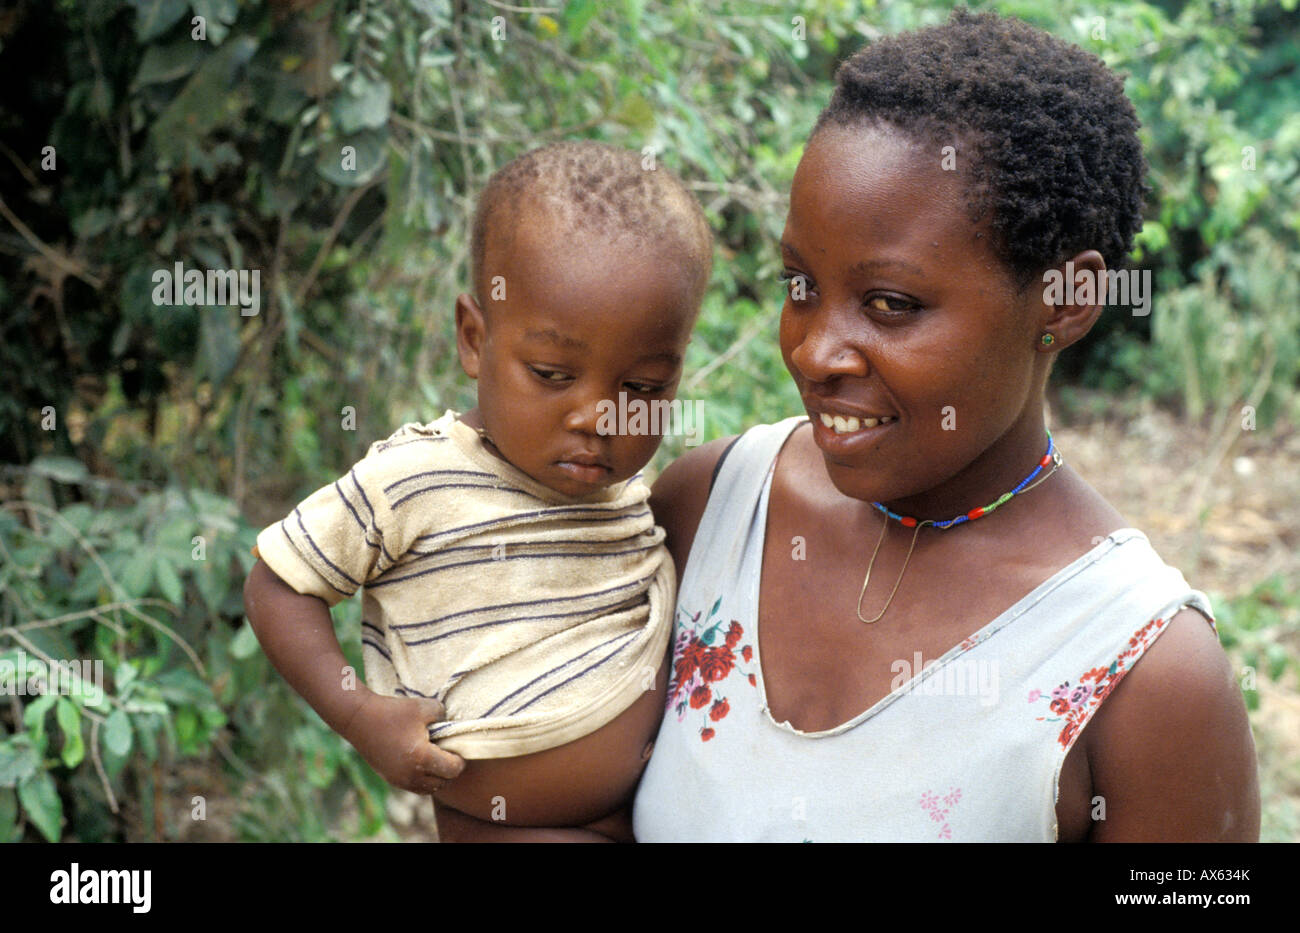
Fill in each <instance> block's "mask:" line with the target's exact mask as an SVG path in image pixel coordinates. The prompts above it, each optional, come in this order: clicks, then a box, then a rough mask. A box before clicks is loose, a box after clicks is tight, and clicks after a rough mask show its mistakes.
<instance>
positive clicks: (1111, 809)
mask: <svg viewBox="0 0 1300 933" xmlns="http://www.w3.org/2000/svg"><path fill="white" fill-rule="evenodd" d="M1085 737H1086V739H1087V753H1088V766H1089V770H1090V771H1091V773H1092V788H1093V794H1094V798H1095V797H1096V796H1100V797H1101V798H1103V799H1104V800H1105V801H1106V809H1105V813H1106V820H1105V821H1104V822H1102V823H1099V824H1098V825H1097V826H1096V828H1095V829H1094V830H1093V832H1092V835H1091V838H1092V839H1093V841H1129V842H1134V841H1145V840H1163V841H1173V840H1178V841H1204V842H1255V841H1258V839H1259V812H1260V802H1259V782H1258V776H1257V771H1256V761H1255V744H1254V739H1253V737H1252V735H1251V731H1250V723H1249V720H1248V718H1247V714H1246V707H1245V703H1244V701H1243V699H1242V694H1241V689H1240V687H1239V685H1238V683H1237V679H1236V675H1235V672H1234V671H1233V669H1232V665H1231V663H1230V662H1229V660H1228V658H1227V656H1226V655H1225V654H1224V652H1223V649H1222V648H1221V647H1220V645H1219V642H1218V638H1217V637H1216V635H1215V633H1214V630H1213V628H1211V626H1210V624H1209V623H1208V620H1207V618H1206V616H1204V615H1202V614H1201V613H1200V612H1198V611H1197V610H1195V609H1191V608H1185V609H1183V610H1182V611H1180V612H1178V613H1177V614H1176V615H1174V616H1173V618H1172V619H1171V620H1170V621H1169V624H1168V626H1167V627H1166V628H1165V630H1164V632H1163V634H1162V635H1161V637H1160V638H1158V639H1156V641H1155V642H1154V643H1152V644H1151V646H1150V647H1149V648H1148V649H1147V650H1146V652H1145V653H1144V654H1143V656H1142V658H1141V662H1140V663H1138V664H1136V665H1134V667H1133V668H1132V670H1131V671H1130V672H1129V673H1128V675H1127V676H1126V677H1125V678H1124V679H1123V680H1122V681H1121V682H1120V683H1119V684H1118V685H1117V686H1116V687H1115V689H1114V692H1113V693H1112V695H1111V696H1110V697H1109V698H1108V699H1107V701H1106V703H1104V704H1103V705H1102V707H1101V709H1100V710H1099V711H1098V713H1097V716H1096V718H1095V721H1094V722H1093V723H1092V725H1091V727H1090V729H1089V730H1088V731H1087V732H1085Z"/></svg>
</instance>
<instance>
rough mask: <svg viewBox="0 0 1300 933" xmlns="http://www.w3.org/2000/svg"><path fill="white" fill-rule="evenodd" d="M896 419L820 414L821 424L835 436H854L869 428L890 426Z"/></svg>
mask: <svg viewBox="0 0 1300 933" xmlns="http://www.w3.org/2000/svg"><path fill="white" fill-rule="evenodd" d="M897 420H898V418H897V417H896V416H894V415H881V416H880V417H878V418H856V417H854V416H852V415H847V416H846V415H831V414H828V413H826V412H822V413H821V423H822V425H823V426H824V427H826V428H828V429H830V430H831V431H834V432H835V433H836V434H856V433H857V432H859V431H863V430H867V429H869V428H875V427H880V426H881V425H886V424H892V423H894V422H895V421H897Z"/></svg>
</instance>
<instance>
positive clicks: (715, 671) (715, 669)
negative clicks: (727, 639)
mask: <svg viewBox="0 0 1300 933" xmlns="http://www.w3.org/2000/svg"><path fill="white" fill-rule="evenodd" d="M735 664H736V656H735V655H734V654H732V653H731V649H730V648H728V647H727V646H726V645H723V646H721V647H718V648H708V649H706V650H705V653H704V657H703V658H701V659H700V676H702V677H703V678H704V680H705V682H706V683H708V682H712V681H715V680H722V679H723V678H724V677H726V676H727V675H728V674H730V673H731V669H732V667H734V666H735Z"/></svg>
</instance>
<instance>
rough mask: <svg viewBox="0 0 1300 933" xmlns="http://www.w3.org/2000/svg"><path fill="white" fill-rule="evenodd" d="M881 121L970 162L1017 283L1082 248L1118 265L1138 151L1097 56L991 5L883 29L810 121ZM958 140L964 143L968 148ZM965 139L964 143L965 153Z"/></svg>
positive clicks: (997, 244)
mask: <svg viewBox="0 0 1300 933" xmlns="http://www.w3.org/2000/svg"><path fill="white" fill-rule="evenodd" d="M877 121H879V122H883V123H887V124H892V125H893V126H895V127H897V128H899V129H901V130H903V131H904V132H906V133H908V134H909V135H911V136H914V137H916V138H918V139H919V140H921V141H924V142H927V143H933V144H935V145H936V154H935V158H936V160H938V159H939V152H940V151H941V149H939V148H938V147H940V146H943V145H951V146H954V147H955V149H956V151H955V158H956V159H957V166H958V169H959V170H962V171H965V170H967V169H969V171H970V178H971V186H970V188H969V195H970V199H971V200H970V206H971V216H972V219H978V218H980V217H981V216H983V215H984V214H985V213H986V212H987V211H988V210H989V209H990V208H991V209H992V217H991V218H990V223H991V227H992V229H993V236H994V242H993V244H992V248H993V250H994V252H995V254H996V255H998V256H999V257H1000V258H1001V259H1002V261H1003V262H1004V263H1005V264H1006V265H1007V266H1008V267H1009V268H1010V269H1011V270H1012V273H1013V277H1014V278H1015V279H1016V281H1017V284H1018V286H1019V287H1020V289H1021V290H1023V289H1024V288H1026V287H1027V286H1028V285H1029V283H1030V282H1032V281H1033V280H1034V279H1035V278H1036V277H1037V276H1038V275H1039V274H1041V272H1042V271H1043V270H1044V269H1047V268H1050V267H1052V266H1055V265H1057V264H1058V263H1060V262H1062V261H1064V260H1066V259H1068V258H1069V257H1071V256H1073V255H1075V254H1076V253H1078V252H1080V251H1082V250H1085V249H1096V250H1097V251H1098V252H1099V253H1101V255H1102V258H1103V259H1105V261H1106V265H1107V266H1108V267H1110V268H1115V269H1118V268H1121V267H1122V266H1123V264H1124V261H1125V259H1126V258H1127V257H1128V254H1129V251H1130V250H1131V249H1132V247H1133V236H1134V234H1135V233H1137V231H1138V230H1140V229H1141V227H1142V207H1143V202H1144V200H1145V197H1146V193H1147V190H1148V188H1147V185H1146V172H1147V167H1146V160H1145V159H1144V158H1143V155H1142V146H1141V143H1140V142H1139V141H1138V137H1137V129H1138V125H1139V123H1138V119H1137V114H1136V113H1135V112H1134V110H1133V105H1132V103H1131V102H1130V101H1129V99H1128V98H1127V97H1126V96H1125V95H1124V83H1123V80H1122V79H1121V77H1120V76H1119V75H1117V74H1116V73H1115V72H1112V71H1111V70H1110V69H1109V68H1107V67H1106V65H1105V64H1104V63H1103V62H1102V61H1101V59H1099V58H1097V56H1095V55H1093V54H1091V53H1089V52H1086V51H1084V50H1083V49H1081V48H1079V47H1078V46H1075V45H1072V44H1070V43H1068V42H1065V41H1063V40H1061V39H1058V38H1056V37H1054V36H1051V35H1049V34H1048V33H1046V32H1043V31H1042V30H1040V29H1037V28H1035V27H1033V26H1030V25H1028V24H1026V23H1023V22H1020V21H1019V20H1015V19H1004V18H1001V17H999V16H997V15H995V14H993V13H981V14H978V15H976V14H973V13H970V12H969V11H967V10H966V9H964V8H958V9H957V10H954V11H953V13H952V16H951V17H950V18H949V20H948V22H947V23H945V24H944V25H941V26H933V27H929V28H927V29H921V30H917V31H914V32H906V33H902V34H900V35H897V36H892V37H889V38H885V39H881V40H880V41H878V42H873V43H872V44H871V45H869V46H867V47H866V48H863V49H861V50H860V51H859V52H858V53H857V54H855V55H854V56H853V57H852V58H850V59H848V60H847V61H845V62H844V63H843V64H842V65H840V67H839V69H838V71H837V72H836V74H835V92H834V94H833V95H832V97H831V101H830V104H829V105H828V106H827V107H826V109H825V110H824V111H822V114H821V116H820V117H819V118H818V120H817V125H816V127H815V128H814V129H813V135H814V136H815V135H816V134H817V132H818V131H819V130H821V129H822V128H823V127H824V126H826V125H828V124H835V125H838V126H857V125H862V124H869V123H872V122H877ZM967 147H968V148H967ZM963 150H964V151H963Z"/></svg>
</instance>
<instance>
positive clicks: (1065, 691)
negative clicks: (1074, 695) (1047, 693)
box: [1052, 680, 1070, 700]
mask: <svg viewBox="0 0 1300 933" xmlns="http://www.w3.org/2000/svg"><path fill="white" fill-rule="evenodd" d="M1069 694H1070V682H1069V681H1068V680H1067V681H1066V682H1065V683H1063V684H1061V686H1059V687H1057V688H1056V689H1055V690H1053V691H1052V699H1053V700H1064V699H1066V698H1067V697H1068V696H1069Z"/></svg>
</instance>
